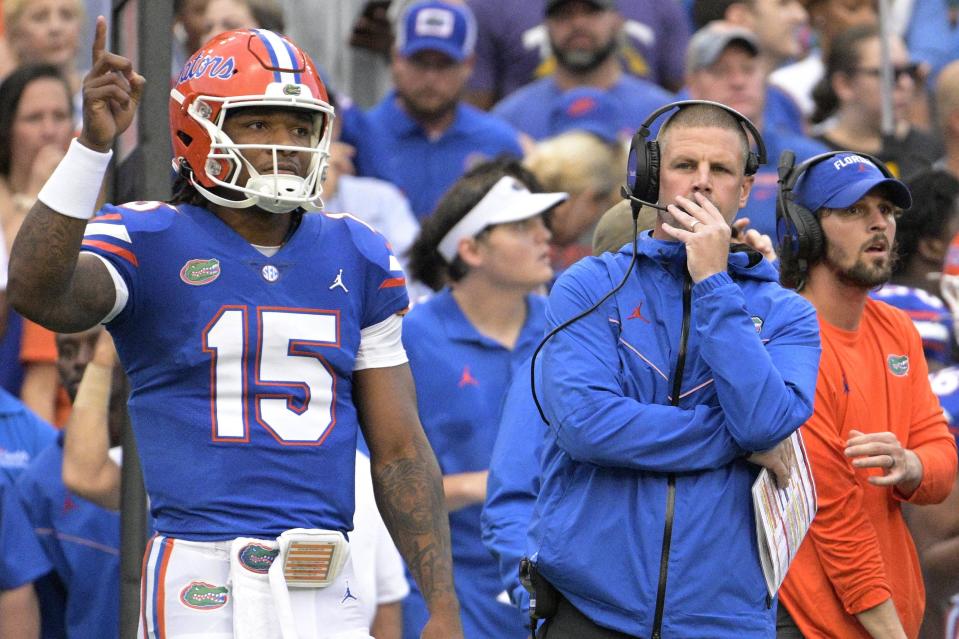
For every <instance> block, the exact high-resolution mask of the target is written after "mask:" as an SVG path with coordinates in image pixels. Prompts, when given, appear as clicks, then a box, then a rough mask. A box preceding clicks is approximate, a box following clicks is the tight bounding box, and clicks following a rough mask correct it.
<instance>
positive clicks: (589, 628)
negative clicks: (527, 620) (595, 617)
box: [536, 595, 639, 639]
mask: <svg viewBox="0 0 959 639" xmlns="http://www.w3.org/2000/svg"><path fill="white" fill-rule="evenodd" d="M536 636H537V638H538V639H639V638H638V637H635V636H633V635H627V634H626V633H623V632H619V631H618V630H611V629H610V628H604V627H602V626H597V625H596V624H595V623H594V622H593V621H592V620H591V619H590V618H589V617H587V616H586V615H584V614H583V613H581V612H580V611H579V610H577V609H576V606H574V605H573V604H571V603H570V602H569V601H568V600H567V599H566V597H564V596H562V595H560V596H559V601H558V602H557V606H556V614H555V615H553V616H552V617H550V618H549V619H547V620H546V623H544V624H543V626H542V627H541V628H540V630H539V632H538V633H537V635H536Z"/></svg>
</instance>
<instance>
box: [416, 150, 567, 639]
mask: <svg viewBox="0 0 959 639" xmlns="http://www.w3.org/2000/svg"><path fill="white" fill-rule="evenodd" d="M531 189H532V190H533V191H536V190H538V189H537V184H536V179H535V178H534V177H533V176H532V175H531V174H530V173H529V172H528V171H526V170H525V169H523V168H522V167H521V166H520V165H519V164H518V163H516V162H504V161H495V162H489V163H485V164H483V165H480V166H478V167H476V169H474V170H473V171H471V172H469V173H467V174H466V175H464V176H463V178H462V179H460V180H459V181H458V182H457V183H456V184H455V185H454V186H453V187H452V188H451V189H450V190H449V192H447V193H446V195H444V196H443V199H442V200H441V201H440V203H439V205H438V206H437V208H436V212H435V213H434V214H433V215H432V216H430V217H429V218H427V219H426V220H424V222H423V227H422V231H421V233H420V235H419V237H418V238H417V240H416V242H415V243H414V244H413V249H412V254H411V259H410V270H411V272H412V275H413V277H415V278H416V279H419V280H421V281H424V282H426V283H427V284H430V285H431V286H433V287H434V288H440V287H442V289H441V290H440V291H439V292H438V293H437V294H436V295H435V296H433V297H432V298H430V299H429V300H427V301H426V302H423V303H421V304H417V305H416V306H414V307H413V310H412V311H410V313H409V315H407V316H406V318H405V320H404V324H403V346H404V347H405V349H406V352H407V355H408V356H409V358H410V367H411V369H412V371H413V379H414V382H415V383H416V396H417V401H418V404H419V414H420V419H421V421H422V422H423V429H424V430H425V432H426V436H427V437H428V438H429V440H430V444H431V445H432V447H433V450H434V451H435V452H436V457H437V461H438V462H439V465H440V469H441V470H442V472H443V488H444V490H445V493H446V503H447V508H448V509H449V512H450V530H451V541H452V548H453V572H454V574H455V582H456V584H455V585H456V590H457V592H459V593H460V601H461V605H460V610H461V617H462V621H463V628H464V636H465V637H467V638H468V639H487V638H489V637H496V638H497V639H525V637H527V635H528V631H527V630H526V629H525V628H524V627H523V623H524V619H523V616H522V615H521V613H520V612H519V610H517V609H516V608H514V607H513V606H512V605H511V604H510V600H509V598H508V596H507V594H506V593H505V592H504V589H503V585H502V583H501V582H500V578H499V571H498V569H497V566H496V562H494V561H492V560H491V557H490V554H489V551H487V550H486V548H485V547H484V546H483V544H482V541H481V539H480V511H481V508H482V504H483V501H484V500H485V498H486V477H487V472H488V469H489V463H490V459H491V456H492V451H493V443H494V442H495V440H496V434H497V430H498V424H499V417H500V411H501V406H502V402H503V399H504V397H505V395H506V389H507V388H508V387H509V384H510V380H511V379H512V377H513V373H514V371H516V369H517V368H519V366H520V365H521V364H522V363H523V362H524V361H525V360H527V359H529V357H530V355H531V354H532V352H533V349H534V348H535V347H536V345H537V344H538V343H539V340H540V338H541V337H542V335H543V329H544V327H545V317H544V309H545V300H544V299H543V297H542V296H540V295H537V294H536V293H535V291H536V290H537V289H540V288H541V287H542V286H543V285H544V284H545V283H546V282H548V281H549V280H550V278H551V277H552V275H553V270H552V268H551V266H550V259H549V239H550V232H549V229H548V228H547V226H546V223H545V220H544V215H545V214H546V213H547V212H549V211H550V210H551V209H552V208H553V207H554V206H556V205H557V204H559V203H560V202H562V201H563V200H564V199H566V194H565V193H533V192H531ZM444 284H445V286H444ZM403 616H404V637H406V638H408V639H414V638H418V637H419V636H420V634H419V633H420V629H421V628H422V625H423V623H424V622H425V620H426V608H425V605H424V603H423V599H422V597H421V596H420V594H419V591H418V590H416V588H415V586H414V587H413V592H412V593H411V594H410V596H409V597H408V598H407V599H406V601H405V602H404V606H403Z"/></svg>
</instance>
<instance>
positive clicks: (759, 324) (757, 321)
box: [749, 315, 763, 333]
mask: <svg viewBox="0 0 959 639" xmlns="http://www.w3.org/2000/svg"><path fill="white" fill-rule="evenodd" d="M749 319H751V320H752V321H753V327H754V328H755V329H756V332H757V333H760V332H762V330H763V318H761V317H759V316H758V315H753V316H752V317H750V318H749Z"/></svg>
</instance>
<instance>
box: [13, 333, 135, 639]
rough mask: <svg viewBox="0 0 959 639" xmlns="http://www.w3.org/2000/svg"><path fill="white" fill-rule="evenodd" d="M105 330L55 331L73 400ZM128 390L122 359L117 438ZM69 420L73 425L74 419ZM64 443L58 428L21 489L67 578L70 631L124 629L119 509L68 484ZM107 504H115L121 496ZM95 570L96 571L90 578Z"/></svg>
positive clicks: (104, 633)
mask: <svg viewBox="0 0 959 639" xmlns="http://www.w3.org/2000/svg"><path fill="white" fill-rule="evenodd" d="M102 331H103V329H102V327H96V328H94V329H90V330H88V331H85V332H82V333H74V334H70V335H64V334H61V335H58V336H57V369H58V372H59V375H60V380H61V382H62V383H63V386H64V388H66V390H67V393H68V394H69V395H70V398H71V400H75V399H76V397H77V391H78V388H79V386H80V380H81V378H82V377H83V374H84V371H85V369H86V367H87V364H88V363H89V361H90V359H91V357H92V356H93V349H94V345H95V344H96V340H97V338H98V336H99V334H100V333H101V332H102ZM126 391H127V385H126V378H125V377H124V376H123V373H122V370H121V369H120V368H119V367H117V368H116V369H115V371H114V383H113V384H112V392H111V395H110V419H109V422H110V425H111V428H110V438H111V442H110V443H111V444H112V445H114V446H117V445H118V444H119V440H120V426H121V424H122V423H123V422H122V420H123V414H124V411H125V410H126V406H125V402H126V394H127V392H126ZM81 403H82V402H81ZM77 410H79V409H77ZM66 428H67V429H68V430H69V428H70V422H69V421H68V422H67V427H66ZM104 439H106V437H104ZM85 443H86V444H88V445H89V443H90V442H85ZM63 445H64V433H60V435H59V436H58V438H57V442H56V444H55V445H53V446H49V447H48V448H47V449H46V450H44V451H43V452H42V453H41V454H40V455H39V456H38V457H37V458H36V459H35V460H34V461H33V462H32V463H31V464H30V466H29V467H28V468H27V469H26V470H25V471H24V472H23V473H22V474H21V476H20V478H19V480H18V481H17V491H18V494H19V496H20V499H21V502H22V504H23V509H24V512H25V513H26V514H27V517H28V518H29V519H30V521H31V523H32V524H33V527H34V528H35V529H36V530H37V533H38V537H39V540H40V544H41V546H42V548H43V550H44V552H45V553H46V556H47V558H48V559H49V560H50V563H51V564H52V566H53V570H54V573H55V574H56V576H57V577H58V578H59V580H60V583H62V585H63V590H64V594H65V609H64V615H65V617H64V620H65V624H66V629H67V636H68V637H93V636H96V637H103V638H104V639H108V638H109V637H118V636H119V597H118V594H117V593H118V592H119V590H120V515H119V513H118V512H111V511H108V510H106V509H104V508H102V507H101V506H98V505H96V504H94V503H92V502H90V501H87V500H86V499H84V498H83V497H81V496H80V495H79V494H77V493H75V492H73V491H71V490H68V489H67V487H66V486H65V485H64V482H63V459H64V448H63ZM109 505H110V506H111V507H112V508H114V509H116V508H118V507H119V500H114V501H113V502H112V503H111V504H109ZM91 575H96V576H97V578H96V579H91ZM45 614H46V612H45Z"/></svg>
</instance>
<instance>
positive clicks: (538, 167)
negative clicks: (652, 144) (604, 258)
mask: <svg viewBox="0 0 959 639" xmlns="http://www.w3.org/2000/svg"><path fill="white" fill-rule="evenodd" d="M625 164H626V150H625V148H624V147H623V146H622V145H620V144H611V143H609V142H605V141H603V140H602V139H600V138H599V137H598V136H596V135H594V134H592V133H587V132H586V131H578V130H572V131H567V132H566V133H561V134H559V135H557V136H555V137H552V138H548V139H546V140H543V141H541V142H539V143H538V144H536V145H535V146H534V147H533V148H532V149H531V150H530V152H529V153H528V154H527V155H526V158H525V159H524V160H523V165H524V166H525V167H526V168H527V169H529V170H530V171H531V172H532V173H533V175H535V176H536V178H537V179H538V180H539V182H540V184H542V186H543V188H544V189H545V190H547V191H566V192H567V193H569V199H568V200H566V201H565V202H563V203H562V204H560V205H559V206H558V207H556V209H555V210H554V211H553V213H552V215H551V217H550V230H551V231H552V232H553V246H554V248H555V249H557V250H556V251H555V253H554V261H553V266H554V268H556V269H557V270H561V269H564V268H566V267H568V266H569V265H571V264H572V263H573V262H575V261H576V260H578V259H580V258H582V257H585V256H587V255H591V254H592V240H591V238H592V235H593V229H594V227H595V226H596V223H597V222H598V221H599V218H600V217H601V216H602V215H603V212H604V211H606V209H608V208H610V207H611V206H613V205H614V204H616V203H617V202H618V201H619V200H620V195H619V185H620V183H621V181H622V177H623V176H622V167H623V166H624V165H625Z"/></svg>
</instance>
